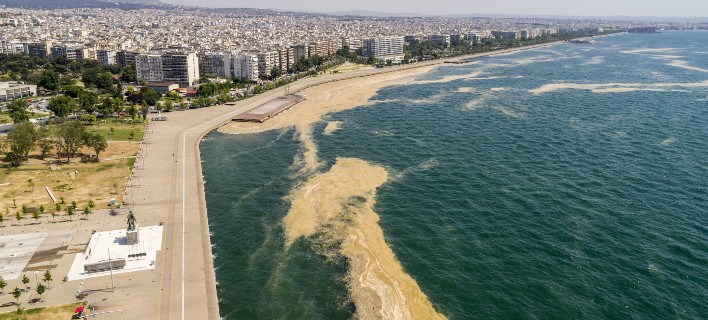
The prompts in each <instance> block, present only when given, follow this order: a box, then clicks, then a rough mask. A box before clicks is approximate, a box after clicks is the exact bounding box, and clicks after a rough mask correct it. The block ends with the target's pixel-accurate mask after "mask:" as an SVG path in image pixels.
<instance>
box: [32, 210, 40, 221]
mask: <svg viewBox="0 0 708 320" xmlns="http://www.w3.org/2000/svg"><path fill="white" fill-rule="evenodd" d="M32 218H34V221H35V222H39V213H37V212H32Z"/></svg>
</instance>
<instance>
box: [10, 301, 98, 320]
mask: <svg viewBox="0 0 708 320" xmlns="http://www.w3.org/2000/svg"><path fill="white" fill-rule="evenodd" d="M85 305H86V303H85V302H77V303H70V304H65V305H60V306H53V307H46V308H35V309H26V310H25V314H23V315H19V314H17V312H16V311H17V309H16V308H15V309H13V310H12V311H10V312H7V313H0V320H66V319H71V317H72V316H73V315H74V310H76V307H79V306H85ZM13 308H14V307H13ZM3 311H6V310H3Z"/></svg>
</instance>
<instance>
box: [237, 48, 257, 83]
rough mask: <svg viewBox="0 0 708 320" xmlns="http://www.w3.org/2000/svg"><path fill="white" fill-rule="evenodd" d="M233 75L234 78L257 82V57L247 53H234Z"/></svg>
mask: <svg viewBox="0 0 708 320" xmlns="http://www.w3.org/2000/svg"><path fill="white" fill-rule="evenodd" d="M233 61H234V74H233V76H234V77H236V78H246V79H248V80H250V81H257V80H258V56H257V55H255V54H249V53H243V52H241V53H236V54H234V55H233Z"/></svg>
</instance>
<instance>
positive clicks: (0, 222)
mask: <svg viewBox="0 0 708 320" xmlns="http://www.w3.org/2000/svg"><path fill="white" fill-rule="evenodd" d="M3 221H5V216H4V215H3V214H2V213H0V224H2V223H3Z"/></svg>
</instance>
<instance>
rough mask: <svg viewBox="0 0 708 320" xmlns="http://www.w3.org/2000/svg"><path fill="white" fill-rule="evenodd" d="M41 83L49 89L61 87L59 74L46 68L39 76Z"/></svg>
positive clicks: (55, 89)
mask: <svg viewBox="0 0 708 320" xmlns="http://www.w3.org/2000/svg"><path fill="white" fill-rule="evenodd" d="M39 85H40V86H41V87H43V88H45V89H47V90H49V91H57V90H58V89H59V75H58V74H57V73H56V72H54V71H52V70H44V71H42V76H41V77H40V78H39Z"/></svg>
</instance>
